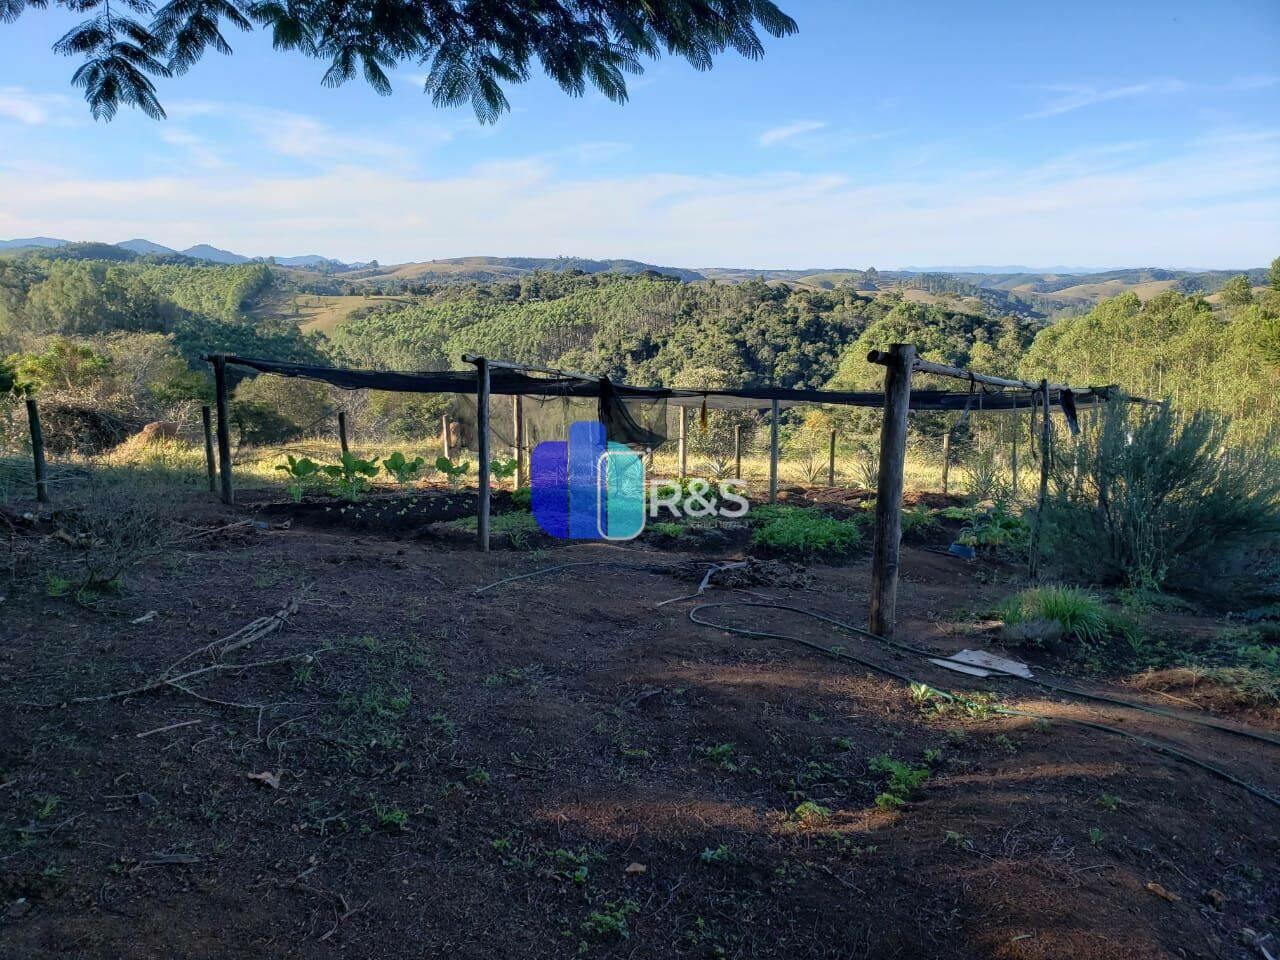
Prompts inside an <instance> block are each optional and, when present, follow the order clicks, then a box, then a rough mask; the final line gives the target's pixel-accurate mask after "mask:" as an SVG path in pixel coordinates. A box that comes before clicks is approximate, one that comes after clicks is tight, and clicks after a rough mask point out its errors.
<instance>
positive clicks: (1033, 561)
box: [1027, 380, 1053, 580]
mask: <svg viewBox="0 0 1280 960" xmlns="http://www.w3.org/2000/svg"><path fill="white" fill-rule="evenodd" d="M1040 403H1041V404H1042V405H1043V407H1044V417H1043V419H1042V420H1041V422H1040V495H1039V496H1038V497H1036V520H1035V525H1034V526H1033V527H1032V528H1031V552H1030V561H1029V563H1028V569H1027V572H1028V574H1030V576H1031V579H1032V580H1035V579H1037V578H1039V576H1040V536H1041V534H1042V533H1043V530H1044V504H1045V501H1046V500H1047V499H1048V497H1049V462H1050V461H1051V460H1052V458H1053V423H1052V421H1051V420H1050V415H1049V381H1048V380H1041V381H1040Z"/></svg>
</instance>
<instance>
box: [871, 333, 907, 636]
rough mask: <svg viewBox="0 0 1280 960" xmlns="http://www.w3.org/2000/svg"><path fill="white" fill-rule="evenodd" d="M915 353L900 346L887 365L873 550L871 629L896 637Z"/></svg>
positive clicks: (892, 351) (886, 359) (890, 354)
mask: <svg viewBox="0 0 1280 960" xmlns="http://www.w3.org/2000/svg"><path fill="white" fill-rule="evenodd" d="M915 356H916V348H915V347H913V346H911V345H910V344H906V343H895V344H894V345H893V346H891V347H890V348H889V351H888V354H887V355H885V356H884V359H883V360H880V361H877V362H881V363H883V364H884V365H885V368H886V369H885V375H884V422H883V424H882V425H881V428H880V478H879V482H878V483H877V486H876V529H875V538H874V539H873V541H872V545H871V599H870V610H869V616H868V627H867V629H868V630H870V631H871V632H872V633H874V634H876V635H877V636H881V637H892V636H893V628H894V610H895V607H896V605H897V600H898V550H899V547H900V546H901V540H902V484H903V472H904V469H905V466H906V461H907V413H908V411H909V410H910V407H911V367H912V364H913V362H914V361H915Z"/></svg>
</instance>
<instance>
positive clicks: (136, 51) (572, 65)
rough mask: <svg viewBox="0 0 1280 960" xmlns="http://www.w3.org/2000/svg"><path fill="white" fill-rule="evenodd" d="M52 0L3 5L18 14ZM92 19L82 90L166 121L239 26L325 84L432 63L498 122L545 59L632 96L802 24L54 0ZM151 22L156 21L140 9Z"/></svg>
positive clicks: (691, 5)
mask: <svg viewBox="0 0 1280 960" xmlns="http://www.w3.org/2000/svg"><path fill="white" fill-rule="evenodd" d="M48 6H49V2H48V0H0V20H3V21H5V22H12V21H13V20H15V19H17V18H18V16H20V15H21V14H22V12H23V11H24V10H25V9H27V8H28V7H32V8H40V9H45V8H47V7H48ZM54 6H56V7H63V8H66V9H68V10H73V11H76V12H79V13H84V14H87V15H88V19H86V20H84V21H83V22H81V23H80V24H78V25H77V26H75V27H73V28H72V29H71V30H70V31H68V32H67V34H66V35H65V36H63V37H62V39H60V40H58V41H57V43H55V44H54V45H53V50H54V52H55V53H60V54H63V55H65V56H72V57H79V58H81V59H82V60H83V62H82V63H81V65H80V67H79V69H77V70H76V72H75V74H74V75H73V76H72V80H71V82H72V83H73V84H75V85H76V86H78V87H82V88H83V89H84V92H85V99H86V100H87V101H88V102H89V108H90V110H91V111H92V112H93V115H94V117H95V118H97V119H105V120H110V119H111V118H112V117H113V116H114V115H115V113H116V110H117V109H118V107H119V106H120V104H122V103H123V104H126V105H129V106H134V107H137V108H138V109H140V110H142V111H143V112H144V113H146V114H147V115H148V116H150V117H153V118H156V119H159V118H161V117H163V116H164V109H163V108H162V107H161V106H160V101H159V99H158V98H157V96H156V89H155V85H154V83H153V82H152V78H154V77H171V76H174V75H175V74H181V73H184V72H185V71H186V70H188V69H190V68H191V67H192V66H193V65H194V64H196V63H197V62H198V61H199V60H200V59H201V57H203V56H204V54H205V52H206V51H207V50H208V49H213V50H216V51H217V52H219V53H223V54H229V53H231V46H230V44H229V43H228V42H227V40H226V37H225V36H224V35H223V29H224V25H225V24H228V23H229V24H231V25H232V26H233V27H236V28H237V29H239V30H251V29H253V27H254V25H255V24H256V25H257V26H260V27H263V28H266V29H269V30H270V31H271V33H272V39H273V41H274V45H275V48H276V49H277V50H279V51H282V52H284V51H297V52H299V53H302V54H304V55H306V56H308V57H312V58H315V59H318V60H322V61H326V62H327V63H328V69H327V70H326V71H325V73H324V76H323V77H322V79H321V83H323V84H324V85H325V86H327V87H336V86H340V85H341V84H343V83H346V82H347V81H348V80H351V79H352V78H354V77H355V76H356V75H357V74H359V75H362V76H363V77H364V79H365V80H366V81H367V82H368V83H369V85H370V86H372V87H373V88H374V90H376V91H377V92H378V93H380V94H383V95H384V96H385V95H387V94H389V93H391V81H390V79H388V77H387V71H388V69H391V68H394V67H395V66H396V65H398V64H400V63H404V62H410V63H417V64H421V65H423V66H425V67H427V79H426V84H425V89H426V92H427V93H430V94H431V98H432V101H433V102H434V103H435V104H436V105H437V106H457V105H460V104H464V103H468V102H469V103H470V104H471V105H472V107H473V108H474V109H475V112H476V116H477V117H479V118H480V120H481V121H483V122H492V121H494V120H496V119H497V117H498V116H499V115H500V114H501V113H502V112H503V111H505V110H507V109H508V103H507V98H506V95H505V93H504V92H503V86H504V85H506V84H513V83H521V82H523V81H525V80H527V79H529V77H530V76H531V74H532V72H533V64H534V63H535V62H536V63H537V64H538V65H539V66H540V67H541V68H542V70H543V71H544V72H545V73H546V74H547V75H548V76H550V77H551V78H552V79H553V80H555V81H556V82H557V83H558V84H559V85H560V87H561V89H563V90H564V91H565V92H566V93H568V94H570V95H571V96H581V95H582V94H583V93H584V92H585V91H586V89H587V86H588V85H591V86H593V87H595V88H596V89H598V90H599V91H600V92H601V93H603V94H604V95H605V96H607V97H609V98H610V99H612V100H615V101H617V102H619V103H621V102H624V101H625V100H626V99H627V86H626V81H625V76H626V74H633V75H634V74H638V73H641V72H643V68H642V66H641V61H642V60H644V59H645V58H655V57H658V56H660V55H661V54H662V52H663V51H664V50H665V51H666V52H667V53H669V54H671V55H673V56H681V57H684V58H685V59H686V60H688V61H689V62H690V63H691V64H693V66H695V67H696V68H698V69H699V70H706V69H709V68H710V67H711V65H712V62H713V60H714V58H715V56H716V55H718V54H720V53H723V52H724V51H725V50H727V49H730V48H732V49H733V50H735V51H737V52H738V53H740V54H742V55H743V56H745V57H749V58H751V59H753V60H754V59H759V58H760V57H761V56H763V54H764V48H763V45H762V44H761V42H760V36H759V34H758V32H757V29H763V30H764V31H765V32H766V33H769V34H771V35H773V36H775V37H781V36H786V35H789V34H791V33H794V32H795V30H796V24H795V21H794V20H792V19H791V18H790V17H788V16H787V15H786V14H784V13H783V12H782V11H781V10H779V9H778V7H777V6H775V5H774V4H773V3H772V0H646V2H644V3H637V2H635V0H422V2H400V0H287V2H285V0H169V2H168V3H166V4H164V6H162V7H160V8H159V9H158V10H156V9H155V7H154V4H153V3H152V2H151V0H117V5H116V7H115V8H114V9H112V8H111V6H110V0H54ZM144 16H145V17H151V20H150V22H149V23H145V24H144V23H143V22H142V21H141V20H139V19H136V18H137V17H144Z"/></svg>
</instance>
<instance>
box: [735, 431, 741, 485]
mask: <svg viewBox="0 0 1280 960" xmlns="http://www.w3.org/2000/svg"><path fill="white" fill-rule="evenodd" d="M733 478H734V479H735V480H741V479H742V424H740V423H735V424H734V425H733Z"/></svg>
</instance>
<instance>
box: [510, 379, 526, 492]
mask: <svg viewBox="0 0 1280 960" xmlns="http://www.w3.org/2000/svg"><path fill="white" fill-rule="evenodd" d="M511 418H512V420H514V421H515V422H514V423H513V424H512V427H511V433H512V434H513V435H514V437H515V445H516V449H515V454H516V489H517V490H519V489H520V488H521V487H523V486H524V397H522V396H521V395H520V394H518V393H517V394H516V395H515V396H514V397H512V398H511Z"/></svg>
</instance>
